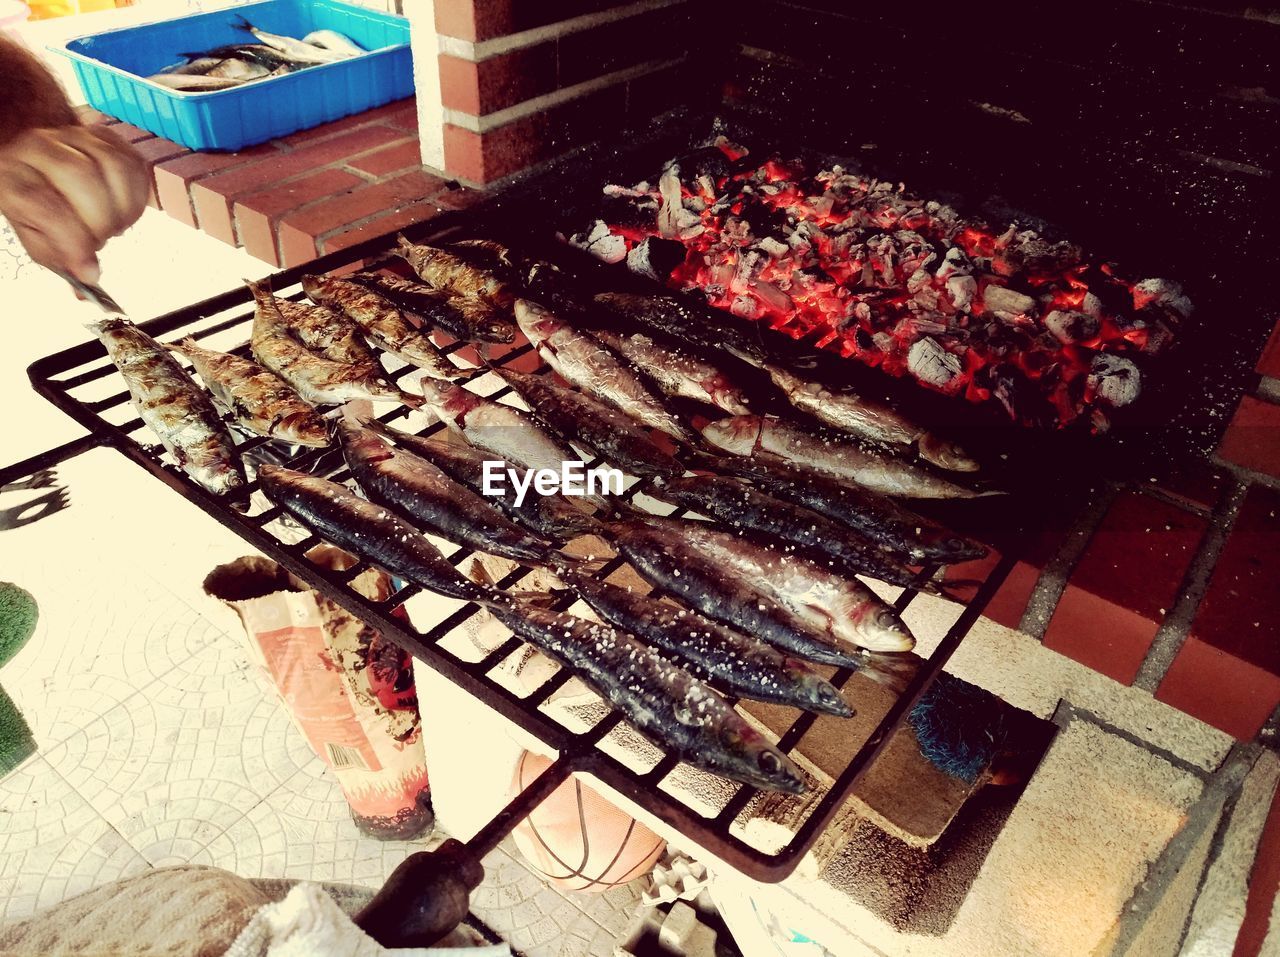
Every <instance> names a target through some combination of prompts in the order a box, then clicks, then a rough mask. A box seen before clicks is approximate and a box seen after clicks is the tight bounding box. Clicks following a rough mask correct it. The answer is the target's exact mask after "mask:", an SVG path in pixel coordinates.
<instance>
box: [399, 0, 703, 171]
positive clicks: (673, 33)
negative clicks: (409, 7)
mask: <svg viewBox="0 0 1280 957" xmlns="http://www.w3.org/2000/svg"><path fill="white" fill-rule="evenodd" d="M701 15H702V5H701V4H699V3H697V2H696V0H640V2H618V0H613V2H610V0H537V2H534V0H498V2H489V0H436V2H435V28H436V30H437V32H438V35H439V36H438V46H439V49H440V53H439V71H440V102H441V111H440V113H439V122H440V124H441V137H442V140H443V143H442V146H443V149H442V155H443V163H444V169H445V170H446V171H447V172H448V174H449V175H451V176H455V177H457V178H458V179H461V180H462V181H464V182H468V183H473V184H488V183H494V182H495V181H500V180H503V179H504V178H506V177H509V176H511V175H512V174H514V173H517V172H520V171H521V170H524V169H527V168H529V167H531V166H536V165H537V164H539V163H542V162H544V161H545V160H548V159H550V158H552V157H555V156H557V155H560V154H562V153H565V152H567V151H570V150H573V149H576V148H578V147H581V146H583V145H584V144H587V143H590V142H594V141H597V140H600V139H602V138H605V137H607V136H608V135H609V134H610V133H611V132H613V131H616V130H619V129H621V128H623V127H625V126H628V125H634V124H637V123H640V122H642V121H644V120H647V119H649V118H651V117H653V116H656V115H658V114H660V113H663V112H666V111H668V110H670V109H672V108H673V107H675V106H677V105H681V104H688V103H699V102H703V101H704V99H705V96H706V95H708V94H710V93H711V92H712V91H713V90H714V83H713V82H711V81H709V79H708V78H707V76H706V75H704V74H702V73H700V72H699V64H698V63H696V62H694V59H693V58H692V56H691V47H692V46H693V45H695V44H697V43H698V42H699V38H700V35H701V31H700V30H699V29H698V28H697V27H696V26H695V24H696V22H697V19H698V18H699V17H700V16H701ZM421 26H422V25H421V24H419V23H416V22H415V24H414V29H415V30H417V29H420V28H421ZM419 49H420V48H419ZM432 122H434V120H433V118H432V117H430V116H428V115H426V114H425V112H424V123H427V124H430V123H432ZM430 135H434V132H432V134H430Z"/></svg>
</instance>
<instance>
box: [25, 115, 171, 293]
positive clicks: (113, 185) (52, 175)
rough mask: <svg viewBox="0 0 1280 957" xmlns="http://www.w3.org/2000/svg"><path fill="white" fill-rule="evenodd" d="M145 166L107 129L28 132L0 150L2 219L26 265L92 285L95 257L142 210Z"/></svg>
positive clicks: (60, 128) (146, 187) (146, 182)
mask: <svg viewBox="0 0 1280 957" xmlns="http://www.w3.org/2000/svg"><path fill="white" fill-rule="evenodd" d="M149 190H150V184H149V176H148V172H147V166H146V163H145V162H144V161H143V159H142V157H140V156H139V155H138V154H137V152H135V151H134V149H133V148H132V147H131V146H129V144H128V143H126V142H125V141H124V140H122V139H120V137H119V136H117V135H116V134H114V133H112V132H111V131H110V130H109V129H107V128H106V127H101V126H97V127H95V126H77V125H67V126H58V127H51V128H36V129H29V130H26V131H25V132H23V133H20V134H19V135H17V136H15V137H14V138H13V139H11V140H10V141H9V142H8V143H6V144H5V145H4V146H3V147H2V148H0V214H3V215H4V216H5V218H6V219H8V220H9V223H10V225H11V226H12V227H13V230H14V232H15V233H16V234H17V236H18V239H19V240H21V242H22V245H23V246H25V247H26V250H27V252H28V253H29V254H30V255H31V258H32V259H33V260H35V261H36V262H38V263H40V265H42V266H45V267H47V268H49V269H52V270H54V271H55V272H59V273H62V274H65V275H70V276H74V277H75V278H76V279H79V280H80V281H81V282H84V283H88V284H90V285H96V284H97V282H98V275H99V270H98V255H97V253H98V250H99V249H101V248H102V247H103V245H104V244H105V243H106V241H107V240H108V239H110V238H111V237H112V236H118V235H119V234H120V233H122V232H124V231H125V230H126V229H127V228H128V227H129V226H131V225H132V224H133V223H134V221H135V220H137V218H138V217H139V216H141V215H142V210H143V209H144V208H145V207H146V205H147V195H148V192H149Z"/></svg>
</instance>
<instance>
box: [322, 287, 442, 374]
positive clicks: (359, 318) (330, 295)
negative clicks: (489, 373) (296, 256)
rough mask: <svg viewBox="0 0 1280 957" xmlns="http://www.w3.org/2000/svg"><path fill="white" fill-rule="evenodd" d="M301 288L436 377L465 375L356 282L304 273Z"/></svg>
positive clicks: (391, 307) (395, 311) (398, 314)
mask: <svg viewBox="0 0 1280 957" xmlns="http://www.w3.org/2000/svg"><path fill="white" fill-rule="evenodd" d="M302 289H303V291H304V292H305V293H306V294H307V296H308V297H310V299H311V301H312V302H315V303H316V304H317V305H321V306H328V307H329V308H331V309H337V310H340V311H342V312H344V313H345V314H346V315H347V316H348V317H349V318H350V319H351V321H352V322H354V323H355V324H356V325H358V326H359V327H360V328H361V329H363V330H364V333H365V335H367V336H368V337H369V338H370V339H372V340H373V341H374V342H375V343H377V344H378V345H379V346H380V347H382V348H383V349H385V350H386V351H387V352H389V353H391V354H392V355H393V356H395V357H396V358H397V359H400V360H402V361H404V362H407V363H409V364H410V365H414V366H417V367H418V368H419V369H421V370H422V371H423V372H425V373H427V375H429V376H432V377H433V378H436V379H456V378H458V377H459V376H462V375H465V374H466V370H464V369H460V368H458V367H457V366H455V365H454V364H453V363H452V362H450V361H449V360H448V359H447V358H446V357H445V356H444V355H442V354H441V352H440V350H439V349H437V348H436V346H435V343H433V342H432V341H431V340H430V339H429V338H427V336H425V335H423V334H422V333H421V332H419V331H418V330H417V329H415V328H414V327H413V325H412V324H411V323H410V322H409V321H408V320H407V319H405V317H404V314H403V313H401V312H400V310H399V309H397V308H396V307H395V305H394V304H392V303H391V302H389V301H388V300H387V299H386V298H384V297H383V296H380V295H379V294H378V293H376V292H374V291H373V290H371V289H367V288H365V287H364V286H361V285H360V284H358V283H354V282H348V281H347V280H345V279H334V278H333V277H331V276H303V277H302Z"/></svg>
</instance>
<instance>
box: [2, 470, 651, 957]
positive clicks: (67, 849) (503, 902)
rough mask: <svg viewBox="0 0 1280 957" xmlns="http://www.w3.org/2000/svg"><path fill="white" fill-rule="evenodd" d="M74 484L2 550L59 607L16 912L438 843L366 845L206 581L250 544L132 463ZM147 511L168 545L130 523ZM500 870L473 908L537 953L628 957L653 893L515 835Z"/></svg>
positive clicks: (7, 878)
mask: <svg viewBox="0 0 1280 957" xmlns="http://www.w3.org/2000/svg"><path fill="white" fill-rule="evenodd" d="M59 478H60V480H61V481H62V482H63V483H64V484H66V485H67V486H69V488H70V489H71V493H72V495H71V497H72V503H73V504H72V507H71V508H68V509H67V510H65V511H64V512H62V513H59V514H57V515H54V516H52V517H50V518H48V519H46V520H43V521H40V522H37V523H34V524H32V525H29V526H26V527H23V528H20V529H17V530H14V531H10V532H5V533H4V541H3V546H4V547H3V549H2V550H0V580H4V581H15V582H18V583H20V584H22V585H23V587H25V588H27V589H28V590H30V591H31V592H32V593H33V594H35V596H36V598H37V600H38V601H39V603H40V606H41V618H40V624H39V627H38V630H37V632H36V634H35V636H34V637H33V638H32V639H31V641H30V642H29V643H28V644H27V645H26V646H25V647H24V648H23V650H22V651H21V652H20V653H19V654H18V655H17V656H16V657H15V658H14V659H12V660H11V661H10V662H8V663H7V664H5V665H4V666H3V667H0V686H3V687H4V689H5V691H6V692H7V693H8V694H9V695H10V696H11V697H12V698H13V699H14V701H15V703H16V704H17V706H18V708H19V709H20V710H21V711H22V713H23V715H24V717H25V719H26V720H27V722H28V724H29V725H30V726H31V728H32V730H33V733H34V734H35V737H36V741H37V744H38V751H37V753H36V754H35V755H34V756H33V757H31V758H30V759H28V760H27V761H26V762H25V763H24V764H23V765H21V766H20V767H19V768H18V769H17V770H15V771H14V772H12V773H11V774H9V775H8V776H7V777H5V778H4V779H2V780H0V921H9V920H13V919H17V918H21V917H24V916H26V915H28V914H30V913H32V912H33V911H35V910H37V909H39V908H42V907H45V906H49V905H51V904H54V903H57V902H58V901H60V900H62V899H64V898H66V897H68V896H71V895H73V894H76V893H79V892H81V891H84V890H87V889H89V888H91V887H93V886H96V885H98V884H100V883H104V882H106V881H110V880H114V879H117V878H120V877H125V876H129V875H132V874H136V873H138V872H140V871H142V870H144V869H146V868H147V867H153V866H161V865H167V864H177V863H182V862H193V863H200V864H212V865H216V866H219V867H224V868H227V869H229V870H232V871H235V872H236V873H238V874H240V875H242V876H245V877H290V878H308V879H314V880H325V881H338V882H344V883H352V884H361V885H365V886H369V887H377V886H379V885H380V884H381V883H382V881H383V880H384V878H385V877H386V875H387V874H389V873H390V871H391V870H392V869H393V868H394V867H395V866H396V865H397V864H398V863H399V862H400V861H401V860H403V858H404V857H405V856H406V855H407V854H409V853H411V852H413V851H415V850H420V849H423V848H424V847H430V846H433V844H434V842H435V841H437V840H438V839H439V837H438V836H437V837H436V838H433V839H429V840H426V841H421V842H414V843H401V842H381V841H374V840H371V839H368V838H365V837H363V836H362V835H360V833H359V832H358V831H357V830H356V828H355V826H354V825H353V824H352V822H351V817H350V814H349V812H348V809H347V805H346V802H345V800H344V799H343V797H342V794H341V791H340V790H339V789H338V787H337V784H336V783H335V782H334V781H333V780H331V778H330V777H329V775H328V772H327V770H326V768H325V767H324V765H323V764H322V763H321V762H320V761H318V760H317V759H316V758H315V757H314V756H313V755H312V754H311V751H310V749H309V747H308V746H307V744H306V742H305V740H304V739H303V738H302V736H301V735H300V734H298V733H297V732H296V731H295V730H294V728H293V726H292V724H291V723H290V721H289V717H288V715H287V713H286V712H285V710H284V708H283V707H282V706H281V705H280V704H279V703H278V702H277V700H276V698H275V696H274V693H273V692H271V691H270V690H269V689H268V688H267V687H266V685H265V684H264V682H263V679H261V678H260V676H259V675H258V674H257V672H256V671H255V669H254V666H253V665H251V664H250V662H249V659H248V657H247V656H246V654H245V653H244V650H243V647H242V641H243V638H242V636H241V634H240V633H239V632H238V626H237V625H236V619H235V618H234V616H231V615H230V613H229V612H226V611H225V610H224V609H222V608H220V607H219V606H217V605H216V604H215V603H213V602H212V601H210V600H208V599H206V598H205V597H204V596H203V594H202V593H201V591H200V580H201V578H202V577H203V574H204V572H206V571H207V570H208V569H209V568H211V567H212V566H213V565H214V564H216V563H217V562H220V561H225V560H227V559H229V558H232V557H235V556H237V555H240V554H244V553H245V551H246V549H245V548H244V546H243V545H242V544H240V543H239V542H238V540H237V539H235V538H234V537H233V536H231V535H230V534H229V533H227V532H226V531H225V530H223V529H222V528H220V527H219V526H218V525H217V524H216V523H214V522H213V521H212V520H210V519H208V518H206V517H205V516H204V515H203V514H202V513H200V512H198V511H197V510H196V509H195V508H194V507H192V506H189V505H187V504H186V503H185V502H183V501H182V500H181V499H180V498H179V497H178V496H176V495H172V494H171V493H169V492H167V491H163V490H161V489H160V488H159V486H154V488H152V486H153V485H154V483H152V482H151V481H150V480H149V479H147V478H146V477H145V476H144V475H142V473H141V472H139V471H138V470H137V468H136V466H133V465H131V464H129V463H127V462H125V461H124V460H122V459H121V458H120V457H119V456H118V455H116V454H114V453H110V452H103V451H98V452H91V453H89V454H87V455H85V456H83V457H81V458H80V459H76V460H73V461H72V462H69V463H67V464H66V465H65V466H63V467H62V468H61V469H60V470H59ZM147 493H151V494H147ZM142 500H145V501H146V502H147V514H146V528H147V530H148V534H151V535H153V536H154V537H153V538H147V537H146V536H144V535H141V534H136V533H134V532H133V531H131V530H134V529H136V527H137V522H138V515H137V514H135V513H134V511H133V509H134V508H136V507H137V506H136V503H137V502H139V501H142ZM157 556H162V559H157ZM485 865H486V873H487V879H486V882H485V884H484V885H482V887H481V888H480V889H479V890H478V891H477V892H476V894H475V897H474V909H475V912H476V914H477V915H478V916H480V917H481V919H483V920H484V921H485V922H486V923H488V924H489V925H490V926H491V927H493V928H494V929H495V930H497V931H498V932H499V933H501V934H502V935H503V936H504V937H506V938H508V939H509V940H510V941H511V943H512V944H513V946H514V947H516V948H517V949H518V950H520V951H522V952H523V953H525V954H527V955H528V957H552V955H559V954H564V955H582V957H586V955H593V954H601V955H606V954H611V953H612V950H613V942H614V941H615V940H616V938H617V936H618V934H620V933H621V931H622V929H623V927H624V926H625V924H626V922H627V920H628V919H629V917H630V915H631V913H632V911H633V910H634V908H635V905H636V902H637V901H638V899H639V890H638V889H637V888H635V887H628V888H621V889H615V890H614V891H611V892H610V893H609V894H607V895H601V896H589V897H567V896H565V895H561V894H560V893H559V892H557V891H555V890H554V889H551V888H549V887H548V886H547V885H546V884H545V883H544V882H543V880H542V879H541V878H540V877H538V876H537V875H536V874H534V873H533V872H531V871H530V870H529V869H528V868H526V867H525V866H524V864H523V863H522V862H521V860H520V857H519V855H518V853H517V852H516V851H515V850H514V849H513V848H512V847H511V846H510V845H509V844H504V845H503V846H502V847H499V848H498V849H497V850H495V851H494V852H493V854H492V855H490V857H489V858H488V859H486V861H485Z"/></svg>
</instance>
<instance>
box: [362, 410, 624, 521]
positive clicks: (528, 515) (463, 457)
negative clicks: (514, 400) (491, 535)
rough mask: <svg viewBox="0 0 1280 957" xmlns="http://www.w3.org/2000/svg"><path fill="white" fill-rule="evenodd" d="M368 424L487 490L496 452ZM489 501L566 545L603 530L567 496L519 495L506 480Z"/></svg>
mask: <svg viewBox="0 0 1280 957" xmlns="http://www.w3.org/2000/svg"><path fill="white" fill-rule="evenodd" d="M366 425H367V426H368V427H369V428H370V429H373V430H374V431H375V432H377V433H378V434H379V435H382V436H384V437H386V438H388V439H391V441H393V442H395V443H396V444H397V445H399V446H401V447H402V448H406V449H409V450H410V451H411V452H413V453H415V454H416V455H419V456H421V457H422V458H424V459H426V460H427V461H428V462H431V463H433V464H434V465H436V466H438V467H439V468H440V469H441V470H443V471H444V472H445V473H446V474H448V475H449V477H450V478H452V479H453V480H454V481H457V482H461V483H462V484H463V485H466V486H467V487H469V488H470V489H471V490H472V491H475V492H480V493H483V492H484V463H485V462H486V461H494V459H493V456H492V455H486V454H485V453H483V452H481V451H479V450H478V449H476V448H474V447H473V446H470V445H461V444H455V443H453V442H444V441H440V440H437V439H429V438H424V437H423V436H420V435H411V434H409V433H407V432H401V431H400V430H399V429H393V428H391V427H390V426H388V425H385V424H383V423H382V422H379V421H378V420H377V419H370V420H369V421H368V422H367V423H366ZM498 465H499V466H500V467H501V468H502V470H503V471H504V472H505V471H507V470H508V469H509V468H510V465H509V464H508V463H507V462H505V461H499V462H498ZM523 480H524V477H523V476H521V481H523ZM485 500H486V501H491V502H495V503H496V504H497V505H498V507H499V508H501V509H502V510H503V511H504V512H505V513H506V514H507V517H508V518H510V519H511V520H512V521H514V522H517V523H518V524H520V525H523V526H524V527H525V528H527V529H528V530H529V531H531V532H533V534H535V535H537V536H538V537H539V538H543V539H547V540H549V541H554V542H558V543H561V544H563V543H564V542H567V541H569V540H570V539H573V538H578V537H580V536H582V535H598V534H599V533H600V532H601V530H602V526H601V525H600V522H599V521H598V520H597V519H596V518H595V517H594V516H592V515H590V514H589V513H588V512H586V511H584V510H583V509H581V508H579V507H578V506H577V505H574V504H573V502H572V501H570V500H569V499H567V498H565V497H564V496H563V495H559V494H553V495H526V496H524V497H523V498H519V496H517V495H516V491H515V489H514V488H513V487H512V485H510V484H507V483H504V484H503V486H502V494H501V495H497V496H493V497H489V496H485Z"/></svg>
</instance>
